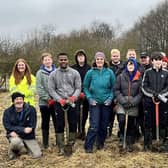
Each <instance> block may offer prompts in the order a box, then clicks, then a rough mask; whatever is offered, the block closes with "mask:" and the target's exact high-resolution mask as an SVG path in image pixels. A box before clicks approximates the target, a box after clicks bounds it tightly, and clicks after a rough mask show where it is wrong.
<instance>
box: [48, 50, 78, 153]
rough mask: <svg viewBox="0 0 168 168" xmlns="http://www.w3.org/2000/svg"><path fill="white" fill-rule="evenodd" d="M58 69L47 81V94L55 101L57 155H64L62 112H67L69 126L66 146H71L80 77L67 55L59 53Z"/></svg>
mask: <svg viewBox="0 0 168 168" xmlns="http://www.w3.org/2000/svg"><path fill="white" fill-rule="evenodd" d="M57 58H58V63H59V67H58V68H57V69H56V70H55V71H53V72H51V74H50V76H49V80H48V88H49V94H50V95H51V96H52V98H53V99H54V100H55V102H56V103H55V113H56V140H57V145H58V148H59V151H58V154H59V155H64V154H66V153H65V150H64V144H65V143H64V125H65V120H64V112H65V111H67V115H68V124H69V137H67V138H68V145H70V146H73V145H74V144H75V140H76V129H77V111H76V101H77V100H78V97H79V95H80V92H81V77H80V74H79V72H78V71H76V70H75V69H73V68H71V67H70V66H69V60H68V54H67V53H59V54H58V56H57Z"/></svg>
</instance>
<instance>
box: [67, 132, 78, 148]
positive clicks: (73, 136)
mask: <svg viewBox="0 0 168 168" xmlns="http://www.w3.org/2000/svg"><path fill="white" fill-rule="evenodd" d="M75 140H76V132H70V133H69V142H68V144H70V145H72V146H73V145H74V144H75Z"/></svg>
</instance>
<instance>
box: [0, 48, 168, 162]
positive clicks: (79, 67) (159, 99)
mask: <svg viewBox="0 0 168 168" xmlns="http://www.w3.org/2000/svg"><path fill="white" fill-rule="evenodd" d="M136 57H137V54H136V51H135V49H128V52H127V54H126V61H121V57H120V51H119V50H118V49H112V50H111V60H110V61H109V63H108V62H107V61H106V56H105V54H104V53H103V52H101V51H98V52H96V53H95V56H94V61H93V64H92V65H91V66H90V65H89V64H88V62H87V55H86V52H85V51H84V50H83V49H80V50H77V51H76V52H75V61H76V63H75V64H74V65H72V66H70V65H69V57H68V54H67V53H59V54H58V55H57V61H58V67H57V68H56V67H55V65H54V64H53V57H52V55H51V54H50V53H43V54H42V56H41V62H42V64H41V66H40V69H39V70H38V71H37V73H36V77H35V76H33V75H32V74H31V70H30V67H29V65H28V64H27V62H26V61H25V60H24V59H18V60H17V61H16V63H15V65H14V67H13V70H12V74H11V77H10V80H9V89H10V92H11V98H12V105H11V106H10V107H9V108H7V109H6V110H5V111H4V115H3V124H4V127H5V129H6V131H7V138H8V140H9V150H8V155H9V158H10V159H13V158H15V157H17V155H20V154H21V153H22V152H29V153H30V154H31V155H32V156H33V157H34V158H38V157H41V156H42V152H41V149H40V146H39V145H38V143H37V141H36V139H35V128H36V121H37V118H36V109H35V100H34V98H35V94H36V93H37V94H38V97H39V107H40V112H41V129H42V145H43V148H44V149H47V148H48V147H49V129H50V127H49V125H50V123H49V122H50V116H51V117H52V121H53V125H54V130H55V137H56V145H57V146H58V154H59V155H64V154H65V152H66V151H65V140H64V139H65V136H64V133H65V132H64V130H65V129H64V128H65V126H67V125H68V129H69V130H68V131H66V134H67V135H66V138H67V142H66V143H67V144H68V145H70V146H71V147H73V146H74V144H75V140H76V138H80V139H81V140H85V142H84V149H85V152H86V153H92V152H93V151H94V150H93V147H94V144H96V148H97V150H101V149H103V148H104V144H105V140H106V137H107V133H109V135H111V134H112V130H113V125H114V119H115V116H116V115H117V120H118V137H119V147H120V146H124V145H125V144H126V150H127V151H129V152H131V151H132V150H133V148H132V146H133V144H134V142H135V141H136V140H137V139H138V137H139V136H140V135H143V136H144V150H152V140H153V139H156V136H157V135H156V133H155V132H156V131H155V130H156V129H157V128H156V127H157V124H156V121H155V120H156V119H155V118H156V115H155V105H156V103H159V119H158V120H159V138H160V139H161V140H162V142H163V144H162V148H163V150H164V151H168V139H167V138H168V101H167V100H168V70H167V69H168V58H167V57H166V55H164V54H163V53H161V52H153V53H152V54H151V55H150V56H149V55H148V54H147V53H146V52H142V53H141V54H140V63H139V62H138V61H137V58H136ZM88 112H89V128H88V131H87V132H86V130H85V125H86V120H87V118H88ZM126 128H127V129H126Z"/></svg>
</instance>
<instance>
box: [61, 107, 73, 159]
mask: <svg viewBox="0 0 168 168" xmlns="http://www.w3.org/2000/svg"><path fill="white" fill-rule="evenodd" d="M69 108H70V106H69V105H67V107H66V108H65V107H62V110H63V111H64V120H65V145H64V155H65V156H70V155H72V145H71V144H69V125H68V110H69Z"/></svg>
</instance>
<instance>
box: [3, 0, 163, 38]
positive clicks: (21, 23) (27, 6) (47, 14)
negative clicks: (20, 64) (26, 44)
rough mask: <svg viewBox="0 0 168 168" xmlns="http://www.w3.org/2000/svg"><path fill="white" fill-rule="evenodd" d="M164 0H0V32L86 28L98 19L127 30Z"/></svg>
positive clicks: (17, 35)
mask: <svg viewBox="0 0 168 168" xmlns="http://www.w3.org/2000/svg"><path fill="white" fill-rule="evenodd" d="M163 1H164V0H0V3H1V5H0V35H1V36H7V37H11V38H17V39H19V38H21V35H23V34H24V33H27V32H31V31H33V30H34V29H35V28H40V27H41V26H42V25H48V24H51V25H54V26H55V27H56V33H68V32H70V31H71V30H73V29H75V30H79V29H80V28H82V27H86V28H87V27H89V26H90V24H91V23H92V22H93V21H95V20H97V21H104V22H106V23H108V24H110V25H115V24H116V23H118V22H119V23H120V24H121V25H123V28H124V29H128V28H130V27H131V26H133V24H134V23H135V22H136V21H137V20H138V18H139V17H141V16H143V15H145V14H146V13H148V12H149V11H150V10H151V9H154V8H155V7H156V6H157V4H159V3H160V2H163Z"/></svg>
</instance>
